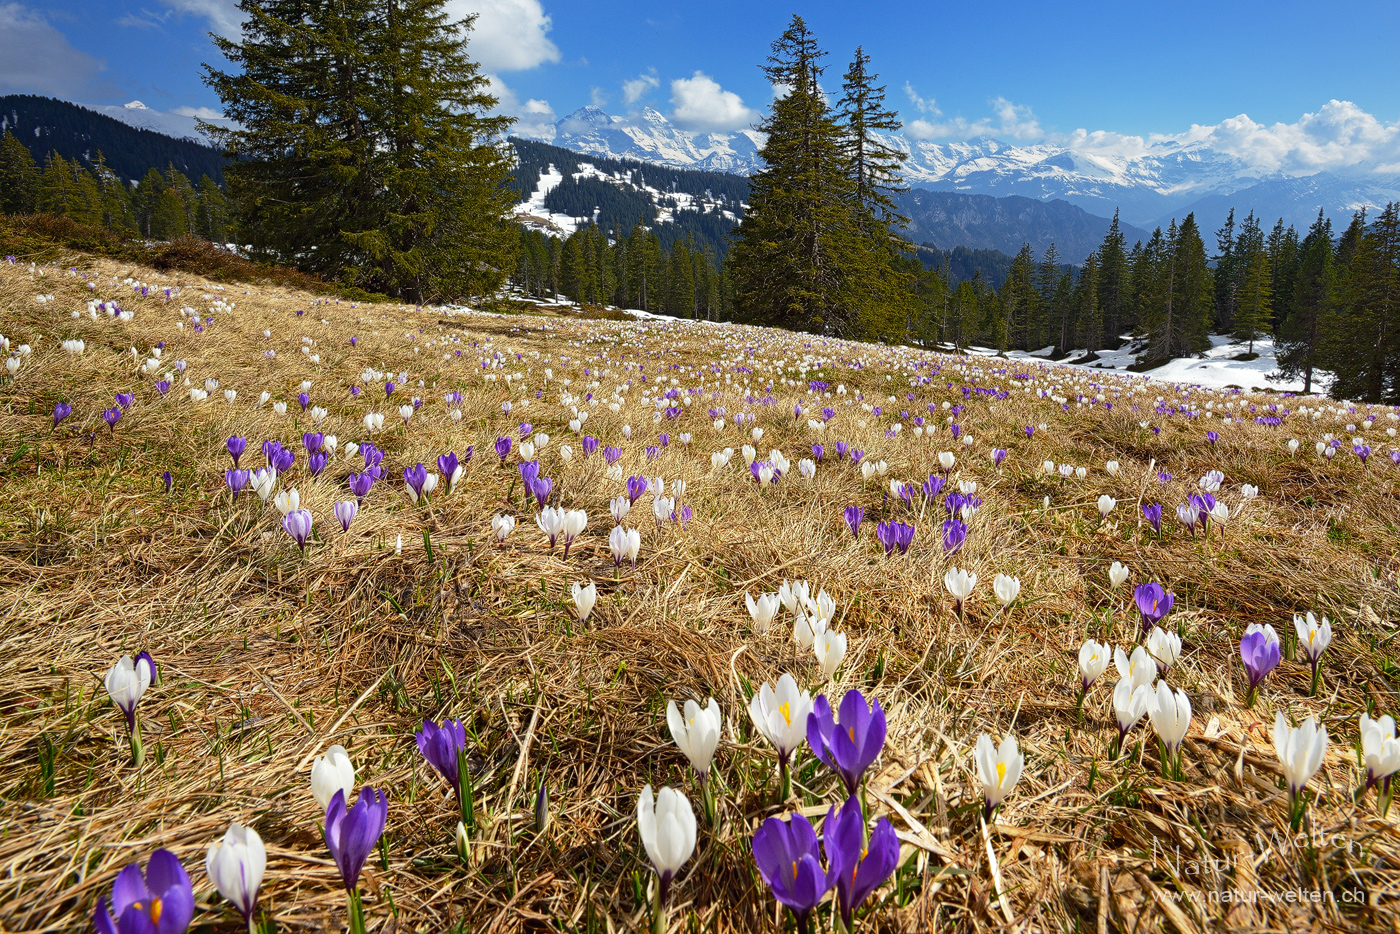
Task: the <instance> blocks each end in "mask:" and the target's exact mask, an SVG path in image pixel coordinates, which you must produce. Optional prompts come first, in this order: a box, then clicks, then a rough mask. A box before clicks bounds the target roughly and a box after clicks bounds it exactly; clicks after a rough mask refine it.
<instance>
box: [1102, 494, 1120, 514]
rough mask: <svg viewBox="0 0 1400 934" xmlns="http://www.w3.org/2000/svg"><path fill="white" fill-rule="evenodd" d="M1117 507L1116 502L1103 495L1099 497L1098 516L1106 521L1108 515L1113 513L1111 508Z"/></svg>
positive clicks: (1110, 497)
mask: <svg viewBox="0 0 1400 934" xmlns="http://www.w3.org/2000/svg"><path fill="white" fill-rule="evenodd" d="M1117 505H1118V500H1116V499H1114V498H1113V497H1112V496H1109V495H1108V494H1107V493H1105V494H1104V495H1102V496H1100V497H1099V515H1100V516H1103V517H1104V518H1105V519H1107V518H1108V514H1109V513H1111V512H1113V507H1114V506H1117Z"/></svg>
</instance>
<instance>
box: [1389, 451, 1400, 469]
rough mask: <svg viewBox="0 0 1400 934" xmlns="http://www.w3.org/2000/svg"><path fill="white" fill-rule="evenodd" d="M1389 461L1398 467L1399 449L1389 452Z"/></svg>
mask: <svg viewBox="0 0 1400 934" xmlns="http://www.w3.org/2000/svg"><path fill="white" fill-rule="evenodd" d="M1390 462H1391V463H1392V464H1394V465H1395V466H1396V467H1400V451H1391V452H1390Z"/></svg>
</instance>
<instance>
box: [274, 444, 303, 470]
mask: <svg viewBox="0 0 1400 934" xmlns="http://www.w3.org/2000/svg"><path fill="white" fill-rule="evenodd" d="M296 462H297V455H296V452H295V451H288V450H286V449H285V448H283V447H282V445H280V444H279V445H277V452H276V455H275V456H274V457H273V458H272V460H271V461H270V463H271V466H272V469H273V470H275V471H277V472H278V473H286V472H287V471H289V470H291V469H292V465H293V464H295V463H296Z"/></svg>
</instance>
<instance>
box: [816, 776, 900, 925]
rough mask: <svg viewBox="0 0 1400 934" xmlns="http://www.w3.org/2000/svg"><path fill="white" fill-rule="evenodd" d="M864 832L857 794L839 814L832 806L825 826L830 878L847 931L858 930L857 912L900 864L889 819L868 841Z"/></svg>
mask: <svg viewBox="0 0 1400 934" xmlns="http://www.w3.org/2000/svg"><path fill="white" fill-rule="evenodd" d="M864 831H865V814H864V812H863V811H862V810H861V807H860V799H859V798H857V797H856V796H855V795H852V796H851V797H850V798H848V799H847V800H846V803H845V804H844V805H842V807H841V809H840V810H839V811H838V810H836V808H834V807H833V808H832V809H831V811H830V812H828V814H827V817H826V821H825V822H824V823H823V824H822V840H823V841H824V845H825V847H826V861H827V864H828V866H829V867H830V868H829V869H828V871H827V878H829V879H832V880H833V881H834V882H835V884H836V904H837V908H838V909H839V910H840V912H841V920H842V921H843V922H844V923H845V930H847V931H854V930H855V927H854V925H853V920H854V917H855V913H856V909H858V908H860V906H861V905H862V904H863V903H864V902H865V900H866V899H867V898H869V897H870V894H871V893H872V892H874V891H875V890H876V889H878V888H879V887H880V886H881V885H883V884H884V882H885V880H886V879H888V878H889V877H890V873H892V872H894V868H895V866H896V865H897V864H898V863H899V837H898V836H896V834H895V832H894V825H893V824H891V823H890V821H889V818H886V817H882V818H880V820H879V822H878V823H876V824H875V829H874V830H872V831H871V832H870V839H869V841H868V842H867V841H866V840H865V838H864V837H865V834H864Z"/></svg>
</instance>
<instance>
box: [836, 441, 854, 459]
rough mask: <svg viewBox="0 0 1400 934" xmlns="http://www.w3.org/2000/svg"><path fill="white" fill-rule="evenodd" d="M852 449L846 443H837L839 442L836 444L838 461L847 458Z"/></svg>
mask: <svg viewBox="0 0 1400 934" xmlns="http://www.w3.org/2000/svg"><path fill="white" fill-rule="evenodd" d="M850 449H851V448H850V445H848V444H847V443H846V442H844V441H837V442H836V459H837V460H840V459H841V458H843V457H845V456H846V452H847V451H849V450H850Z"/></svg>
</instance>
